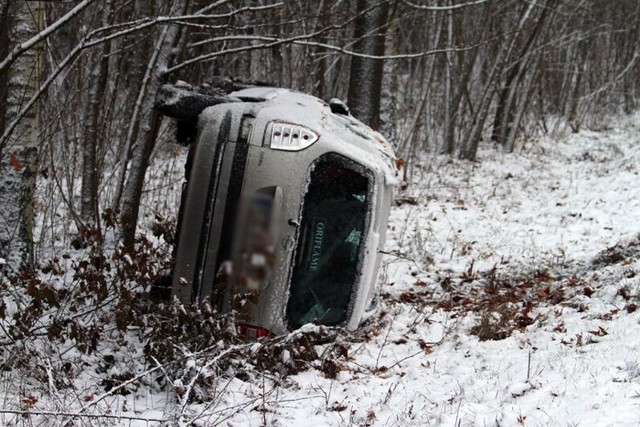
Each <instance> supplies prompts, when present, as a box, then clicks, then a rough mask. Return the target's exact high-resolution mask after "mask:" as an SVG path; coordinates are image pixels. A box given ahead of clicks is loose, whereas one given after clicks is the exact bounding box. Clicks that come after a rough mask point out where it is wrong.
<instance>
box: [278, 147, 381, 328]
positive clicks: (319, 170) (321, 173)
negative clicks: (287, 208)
mask: <svg viewBox="0 0 640 427" xmlns="http://www.w3.org/2000/svg"><path fill="white" fill-rule="evenodd" d="M368 204H369V178H368V177H367V174H366V173H365V172H364V168H363V167H362V166H360V165H357V164H355V163H354V162H352V161H349V160H347V159H345V158H343V157H341V156H337V155H329V156H325V157H322V158H321V159H320V160H319V161H318V162H317V163H316V164H315V166H314V168H313V170H312V172H311V176H310V179H309V184H308V190H307V193H306V194H305V197H304V203H303V212H302V222H301V228H300V234H299V238H298V245H297V249H296V255H295V263H294V266H293V272H292V279H291V288H290V295H289V301H288V303H287V319H288V321H289V327H290V328H292V329H295V328H298V327H300V326H301V325H303V324H305V323H309V322H313V321H318V322H319V323H322V324H324V325H337V324H339V323H342V322H343V321H344V320H345V318H346V316H347V312H348V309H349V303H350V301H351V294H352V292H353V287H354V283H355V281H356V278H357V276H358V272H359V271H358V266H359V260H360V253H361V247H362V244H361V243H362V241H363V236H364V232H365V226H366V223H367V213H368V212H369V209H368Z"/></svg>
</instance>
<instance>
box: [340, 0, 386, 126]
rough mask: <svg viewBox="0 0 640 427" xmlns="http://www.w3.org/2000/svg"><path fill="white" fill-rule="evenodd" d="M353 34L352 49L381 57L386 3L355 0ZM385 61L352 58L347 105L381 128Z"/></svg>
mask: <svg viewBox="0 0 640 427" xmlns="http://www.w3.org/2000/svg"><path fill="white" fill-rule="evenodd" d="M357 13H358V17H357V18H356V21H355V29H354V32H353V36H354V39H355V40H356V41H355V44H354V50H355V51H356V52H359V53H365V54H368V55H373V56H378V57H382V56H384V46H385V33H386V29H387V15H388V13H389V2H388V1H382V2H380V1H379V0H358V4H357ZM383 69H384V63H383V61H382V60H381V59H371V58H364V57H360V56H356V57H354V58H352V59H351V74H350V76H351V77H350V79H349V100H348V104H349V106H350V108H351V111H352V113H353V115H354V116H355V117H357V118H358V119H360V120H362V121H363V122H364V123H367V124H368V125H369V126H371V127H372V128H374V129H378V128H379V127H380V94H381V85H382V71H383Z"/></svg>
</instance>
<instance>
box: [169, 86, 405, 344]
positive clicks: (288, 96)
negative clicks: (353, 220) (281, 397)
mask: <svg viewBox="0 0 640 427" xmlns="http://www.w3.org/2000/svg"><path fill="white" fill-rule="evenodd" d="M230 96H231V97H233V98H234V99H240V100H244V101H245V102H235V103H230V104H221V105H215V106H212V107H209V108H207V109H205V110H204V111H203V112H202V113H201V115H200V118H199V122H198V127H199V130H198V137H197V142H196V145H195V147H194V148H193V150H194V154H193V156H192V162H191V163H190V164H189V166H188V170H187V184H186V186H185V189H184V192H185V193H184V196H183V203H182V206H181V214H180V224H179V226H178V237H177V247H176V259H175V266H174V272H173V293H174V295H176V296H177V297H178V298H179V299H180V300H182V301H185V302H196V301H198V302H204V301H207V300H209V301H210V302H211V303H212V304H214V305H215V306H216V307H217V308H218V309H219V310H221V311H224V312H227V311H230V310H234V311H235V312H236V313H237V316H238V319H239V321H240V322H241V323H247V324H250V325H254V326H256V327H259V328H263V329H265V330H268V331H271V332H273V333H284V332H286V331H288V330H289V329H290V325H288V320H287V313H286V311H287V301H288V299H289V295H290V283H291V276H292V268H293V266H292V264H293V263H294V262H295V255H296V248H297V246H298V245H297V243H298V238H299V237H300V225H301V221H302V215H303V205H304V199H305V194H306V193H307V190H308V186H309V179H310V176H311V174H312V171H313V169H314V167H315V165H316V164H317V162H319V160H318V159H327V158H328V157H327V156H334V157H335V160H330V161H332V162H333V161H335V162H340V160H339V159H345V161H348V162H352V163H353V164H357V165H358V166H357V167H358V168H362V171H366V173H367V174H368V176H369V177H370V178H369V179H370V188H369V190H368V194H369V195H368V196H367V202H369V207H368V210H367V215H366V221H367V222H366V230H365V232H364V233H363V237H362V240H361V246H360V247H361V248H362V250H361V253H360V255H359V258H358V274H357V277H356V279H355V282H356V283H355V284H354V286H353V289H352V291H351V298H350V302H349V309H348V314H347V316H346V317H345V319H344V321H343V322H340V324H341V325H344V326H347V327H348V328H351V329H353V328H355V327H357V325H358V323H359V322H360V321H361V319H362V317H363V315H364V313H365V312H366V310H367V307H368V306H369V305H370V303H371V301H372V299H373V298H374V296H375V292H376V286H375V285H376V280H377V271H378V269H379V266H380V254H379V250H380V249H381V245H382V244H383V242H384V237H385V230H386V224H387V219H388V215H389V209H390V205H391V199H392V194H393V186H394V185H395V184H396V183H397V181H398V179H399V171H398V168H397V163H396V159H395V157H394V155H393V152H392V150H391V147H390V145H389V144H388V143H387V142H386V141H385V140H384V138H383V137H382V136H380V135H379V134H378V133H377V132H374V131H372V130H371V129H369V128H368V127H366V126H364V125H363V124H362V123H360V122H358V121H357V120H355V119H354V118H353V117H351V116H346V115H342V114H335V113H333V112H332V111H331V109H330V108H329V106H328V105H327V104H325V103H324V102H322V101H320V100H319V99H317V98H314V97H312V96H309V95H304V94H300V93H296V92H291V91H288V90H285V89H279V88H251V89H245V90H242V91H238V92H235V93H232V94H230ZM276 125H277V126H278V127H277V129H276V127H274V126H276ZM274 129H275V131H277V132H281V133H282V129H289V132H295V135H287V137H288V138H289V139H291V138H293V137H294V136H295V137H296V138H302V137H305V138H307V141H306V142H308V141H313V140H314V137H317V138H315V139H317V140H315V142H312V143H310V144H309V145H308V146H305V144H304V143H302V144H300V146H304V148H302V149H299V150H297V149H296V148H295V147H294V148H293V149H290V148H289V145H288V144H289V142H287V141H286V144H284V145H282V141H281V140H282V135H278V136H277V137H276V136H274V135H275V134H274ZM276 139H278V142H274V141H276ZM272 142H273V146H278V147H279V149H275V148H272V145H271V144H272ZM298 142H300V141H298ZM276 144H280V145H276ZM334 157H332V159H333V158H334ZM327 161H329V160H327ZM345 164H346V163H345ZM363 173H364V172H363ZM359 241H360V240H359Z"/></svg>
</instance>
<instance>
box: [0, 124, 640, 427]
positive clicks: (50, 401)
mask: <svg viewBox="0 0 640 427" xmlns="http://www.w3.org/2000/svg"><path fill="white" fill-rule="evenodd" d="M639 172H640V115H635V116H631V117H626V118H623V119H619V120H617V121H612V122H611V123H610V124H609V125H608V127H607V129H603V130H600V131H595V130H587V131H582V132H580V133H578V134H566V135H560V136H556V137H550V136H545V137H539V138H536V139H533V140H528V141H526V144H525V145H524V147H523V148H522V149H521V150H519V151H518V152H516V153H513V154H508V153H502V152H500V151H499V150H497V149H495V148H492V147H484V148H483V149H482V150H481V152H480V153H479V161H478V162H477V163H468V162H461V161H456V160H451V159H449V158H445V157H434V158H428V159H424V160H423V161H422V163H421V164H420V165H415V166H414V167H413V168H412V170H411V182H409V183H407V186H406V188H405V189H404V190H403V191H401V192H400V194H398V197H397V206H395V207H394V209H393V210H392V215H391V221H390V226H389V227H390V232H389V238H388V244H387V249H386V252H387V253H388V255H386V257H385V262H384V267H383V271H382V274H381V298H380V301H381V304H380V309H379V311H378V313H377V314H376V315H374V316H373V317H372V318H370V319H368V320H367V321H366V322H365V325H363V327H362V330H360V331H358V332H356V333H352V334H349V333H346V332H340V333H339V334H338V337H337V339H336V340H334V341H331V342H323V343H317V342H316V343H315V344H313V346H314V348H313V349H314V350H315V351H316V352H317V353H318V354H320V355H321V356H320V357H319V358H313V357H312V358H308V359H304V360H302V356H301V354H303V352H300V353H295V352H294V350H293V349H292V348H290V349H288V350H282V349H279V350H278V351H275V350H273V347H267V346H266V345H265V346H262V347H261V344H259V343H258V344H252V343H249V344H246V345H245V346H244V347H243V346H242V345H239V347H235V348H231V349H229V350H225V351H227V352H232V351H236V350H238V349H239V348H240V347H242V348H241V350H242V351H244V354H245V355H249V357H253V356H255V357H256V358H259V357H265V354H263V353H261V351H262V350H264V351H265V352H267V353H269V352H271V354H270V355H271V356H272V357H273V360H272V361H271V363H272V364H274V363H276V362H277V363H281V364H282V366H285V367H287V366H288V367H292V366H294V365H295V366H296V368H295V369H293V368H292V369H291V370H290V372H295V373H292V374H290V375H284V374H282V373H278V372H277V370H276V371H274V370H272V369H265V370H264V371H260V370H256V369H253V370H249V369H248V370H247V372H246V373H242V372H240V371H238V370H237V366H238V365H233V366H236V368H234V369H236V370H235V371H234V370H233V369H231V368H230V367H229V365H228V364H227V365H225V366H224V367H223V366H222V362H221V360H222V359H217V358H216V357H211V354H210V353H207V354H205V353H203V354H192V355H191V356H190V357H189V360H188V362H187V364H186V367H185V370H187V371H188V370H193V371H198V372H201V373H208V374H207V375H208V376H207V381H206V382H205V384H206V390H205V389H203V390H199V393H200V394H199V395H200V396H201V398H200V399H194V400H187V399H184V398H181V396H184V394H181V390H184V388H185V387H189V386H190V385H189V384H184V383H182V382H180V381H178V380H175V381H174V382H173V388H171V387H166V386H162V385H160V383H159V382H157V381H156V380H155V379H156V378H157V375H156V374H157V373H158V372H161V371H162V370H163V369H164V368H162V369H160V367H158V366H155V367H154V366H147V365H144V364H143V362H142V358H143V357H142V349H141V348H139V347H132V348H128V349H125V350H121V351H120V353H117V354H116V358H117V359H119V363H120V365H118V364H117V363H116V364H115V365H114V366H115V367H118V366H131V367H132V369H134V370H135V371H136V372H139V373H140V377H141V378H142V380H141V381H140V382H138V383H136V386H135V387H130V388H131V393H129V394H127V395H122V396H121V395H111V394H109V393H105V392H104V388H103V387H102V384H101V383H100V381H102V380H103V379H104V375H103V374H100V372H99V369H98V368H97V367H96V368H95V369H89V370H87V371H86V372H84V373H83V374H82V375H80V376H78V378H75V379H74V380H73V381H74V382H73V384H74V387H75V388H74V389H73V390H72V391H70V390H69V389H66V390H65V391H59V392H58V393H57V394H56V393H50V394H49V395H46V393H41V394H38V395H37V396H35V397H37V399H36V402H29V401H28V399H29V396H31V395H29V396H27V398H26V399H25V396H24V393H23V394H22V395H16V392H15V390H11V388H10V387H7V382H6V381H5V382H4V383H3V387H2V388H1V390H0V392H1V393H2V397H3V402H4V408H5V409H7V408H14V409H15V410H18V409H20V408H23V409H24V407H25V405H26V406H28V408H29V409H30V410H31V411H33V412H37V411H40V413H41V415H39V416H37V417H36V416H33V417H31V418H29V417H24V416H22V415H16V414H12V413H5V414H3V415H1V418H0V424H2V425H32V424H33V425H64V422H65V419H69V418H68V417H67V418H65V417H63V416H61V415H60V412H61V408H64V410H65V411H66V412H68V413H69V414H77V413H79V412H82V413H83V414H85V416H83V417H79V418H75V419H74V422H75V424H73V425H90V426H93V425H122V426H154V425H167V426H169V425H185V426H187V425H197V426H209V425H229V426H261V425H269V426H340V425H344V426H348V425H354V426H364V425H368V426H451V427H458V426H521V425H522V426H581V427H583V426H632V425H640V325H639V321H640V310H639V309H638V306H639V305H640V185H639V184H640V177H639V175H638V174H639ZM307 329H308V332H309V331H310V332H312V333H313V331H314V327H310V328H307ZM295 336H296V335H295V334H292V337H290V338H291V339H293V338H295ZM310 345H311V344H310ZM301 347H304V343H303V344H299V345H298V346H297V348H298V349H299V348H301ZM307 347H309V346H307ZM310 350H311V349H310V348H306V349H305V351H307V352H308V351H310ZM292 352H293V353H292ZM223 353H224V352H223ZM296 358H298V359H299V360H298V359H296ZM95 363H96V365H99V364H100V363H101V361H100V360H99V358H98V359H96V361H95ZM114 369H116V368H112V370H111V372H110V373H111V374H114V372H115V371H114ZM149 369H154V370H155V373H154V374H153V375H151V374H146V373H145V370H149ZM115 373H117V372H115ZM101 375H102V376H101ZM203 375H204V374H203ZM167 376H169V374H167ZM145 378H146V379H145ZM32 382H33V381H32ZM25 383H26V384H30V380H29V379H25ZM200 387H201V385H200ZM22 388H24V389H27V390H36V391H33V393H36V392H37V390H38V388H37V385H34V386H33V387H31V388H29V387H24V386H21V389H22ZM25 393H26V392H25ZM48 410H50V411H51V412H52V414H50V415H47V413H46V411H48ZM54 412H55V415H54V414H53V413H54ZM100 414H102V415H104V414H107V415H108V416H109V417H111V418H104V417H100ZM119 417H121V418H119ZM160 420H165V421H164V422H161V421H160Z"/></svg>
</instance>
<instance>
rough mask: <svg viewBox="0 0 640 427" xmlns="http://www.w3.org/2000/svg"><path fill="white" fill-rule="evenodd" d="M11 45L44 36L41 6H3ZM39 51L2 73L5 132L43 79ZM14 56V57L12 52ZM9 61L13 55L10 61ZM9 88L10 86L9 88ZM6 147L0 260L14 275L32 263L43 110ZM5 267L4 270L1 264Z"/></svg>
mask: <svg viewBox="0 0 640 427" xmlns="http://www.w3.org/2000/svg"><path fill="white" fill-rule="evenodd" d="M1 13H2V14H3V15H2V22H4V23H5V24H6V25H4V26H3V27H4V28H3V29H2V30H0V31H4V32H5V33H4V34H3V35H2V36H1V37H0V39H4V40H6V41H7V40H8V42H9V43H7V45H5V46H19V45H20V44H21V43H23V42H24V41H26V40H30V39H32V37H34V36H35V35H36V34H38V32H39V28H40V26H41V22H40V20H41V18H42V8H41V4H40V2H33V3H27V2H11V1H10V2H7V3H6V4H3V5H2V11H1ZM39 53H40V52H39V50H38V49H29V50H26V51H24V52H22V53H21V54H20V55H16V57H15V59H14V60H13V61H12V63H11V66H10V67H5V68H3V69H2V70H0V75H1V76H2V77H0V81H4V82H6V86H5V87H6V92H5V94H4V95H5V98H4V102H2V101H0V111H2V113H0V117H1V118H2V121H1V123H2V124H3V128H2V129H1V130H2V131H3V133H4V131H5V129H6V127H7V123H8V122H11V121H12V120H14V118H15V117H16V116H17V115H18V113H19V112H20V110H21V109H22V107H23V105H24V104H25V103H26V102H27V101H28V100H29V99H30V98H31V97H32V96H33V95H34V93H35V91H36V87H37V85H38V81H39V78H40V57H39ZM7 54H8V53H7ZM4 58H7V57H4ZM3 86H4V85H3ZM5 144H6V145H4V146H2V145H0V258H3V262H2V264H5V263H6V264H7V266H8V269H9V270H10V271H15V270H17V269H20V268H28V267H29V266H30V265H31V261H32V233H33V220H34V205H33V193H34V189H35V175H36V158H37V152H38V110H37V109H32V110H30V111H29V112H28V113H27V114H25V115H24V117H23V118H22V120H20V122H19V124H17V125H16V126H15V127H14V128H13V130H12V132H11V134H10V137H9V138H8V140H7V142H6V143H5ZM0 267H1V266H0Z"/></svg>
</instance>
